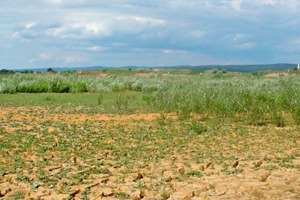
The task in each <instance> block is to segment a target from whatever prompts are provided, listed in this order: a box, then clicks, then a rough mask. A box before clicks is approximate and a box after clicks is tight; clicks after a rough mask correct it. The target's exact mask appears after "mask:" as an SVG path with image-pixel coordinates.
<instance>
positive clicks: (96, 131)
mask: <svg viewBox="0 0 300 200" xmlns="http://www.w3.org/2000/svg"><path fill="white" fill-rule="evenodd" d="M299 139H300V132H299V127H297V126H295V125H287V126H285V127H283V128H278V127H275V126H274V125H265V126H250V125H247V124H245V123H243V122H238V121H237V122H235V123H233V122H232V121H226V120H217V119H210V118H209V117H207V116H206V117H205V116H191V117H188V118H184V119H181V118H179V117H178V116H177V115H176V114H160V113H149V114H134V115H113V114H89V113H82V112H81V113H79V112H76V108H62V107H57V108H56V109H53V108H51V109H50V108H49V107H33V106H32V107H2V108H1V109H0V144H1V149H0V153H1V157H0V199H30V198H31V199H49V200H50V199H92V200H96V199H134V200H138V199H145V200H146V199H147V200H150V199H151V200H152V199H153V200H154V199H174V200H175V199H177V200H181V199H182V200H183V199H184V200H188V199H193V200H196V199H300V140H299Z"/></svg>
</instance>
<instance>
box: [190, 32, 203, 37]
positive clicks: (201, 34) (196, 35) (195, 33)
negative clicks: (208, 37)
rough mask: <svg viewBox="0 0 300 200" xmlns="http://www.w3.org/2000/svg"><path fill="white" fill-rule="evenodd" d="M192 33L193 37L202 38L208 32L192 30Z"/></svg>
mask: <svg viewBox="0 0 300 200" xmlns="http://www.w3.org/2000/svg"><path fill="white" fill-rule="evenodd" d="M190 33H191V35H192V36H194V37H196V38H202V37H203V36H204V35H205V34H206V31H202V30H192V31H191V32H190Z"/></svg>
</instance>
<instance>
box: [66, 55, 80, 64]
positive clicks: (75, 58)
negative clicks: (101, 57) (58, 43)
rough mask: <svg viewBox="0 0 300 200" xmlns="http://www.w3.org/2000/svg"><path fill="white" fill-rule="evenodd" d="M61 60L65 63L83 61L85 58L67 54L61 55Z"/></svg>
mask: <svg viewBox="0 0 300 200" xmlns="http://www.w3.org/2000/svg"><path fill="white" fill-rule="evenodd" d="M62 60H63V62H64V63H65V64H76V63H80V62H84V61H85V60H86V58H85V57H83V56H77V55H67V56H63V57H62Z"/></svg>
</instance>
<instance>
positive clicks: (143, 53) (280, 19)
mask: <svg viewBox="0 0 300 200" xmlns="http://www.w3.org/2000/svg"><path fill="white" fill-rule="evenodd" d="M0 16H1V17H0V69H1V68H6V69H14V68H36V67H80V66H95V65H101V66H115V67H118V66H128V65H136V66H165V65H183V64H188V65H205V64H264V63H298V62H300V28H299V27H300V0H151V1H150V0H149V1H148V0H109V1H107V0H105V1H104V0H1V1H0Z"/></svg>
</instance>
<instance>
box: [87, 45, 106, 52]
mask: <svg viewBox="0 0 300 200" xmlns="http://www.w3.org/2000/svg"><path fill="white" fill-rule="evenodd" d="M87 50H88V51H92V52H103V51H104V50H105V48H103V47H100V46H97V45H96V46H92V47H89V48H87Z"/></svg>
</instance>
